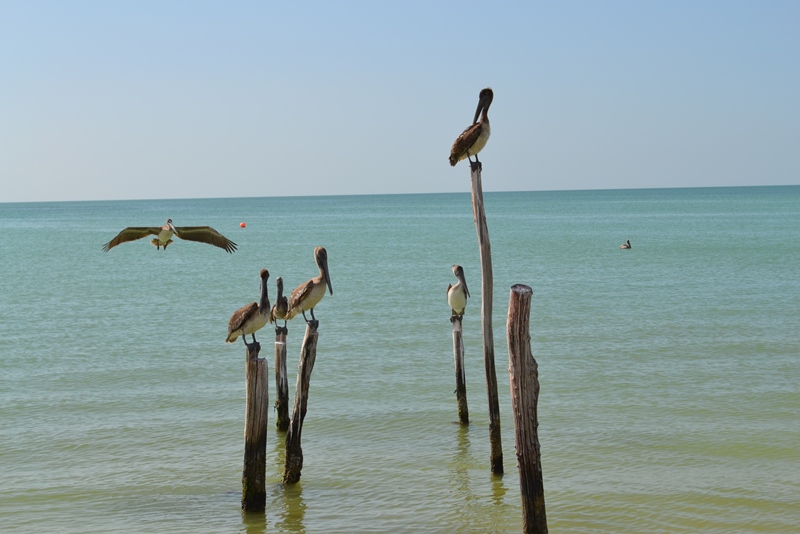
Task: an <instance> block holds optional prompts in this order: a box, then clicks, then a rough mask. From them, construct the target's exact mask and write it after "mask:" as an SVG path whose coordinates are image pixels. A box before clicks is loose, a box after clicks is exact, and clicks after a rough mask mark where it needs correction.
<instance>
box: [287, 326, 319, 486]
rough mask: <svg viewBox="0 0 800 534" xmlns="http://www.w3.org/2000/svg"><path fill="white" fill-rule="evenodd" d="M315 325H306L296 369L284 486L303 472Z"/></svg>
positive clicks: (315, 351) (314, 355)
mask: <svg viewBox="0 0 800 534" xmlns="http://www.w3.org/2000/svg"><path fill="white" fill-rule="evenodd" d="M318 337H319V334H318V333H317V325H316V324H314V326H313V327H312V325H309V324H307V325H306V335H305V336H304V337H303V346H302V348H301V349H300V363H299V364H298V368H297V385H296V391H295V396H294V408H293V410H292V419H291V421H290V422H289V432H288V433H287V434H286V461H285V463H284V469H283V482H284V484H293V483H295V482H297V481H299V480H300V472H301V471H302V470H303V448H302V447H301V446H300V435H301V433H302V431H303V419H305V417H306V409H307V407H308V386H309V382H310V381H311V371H312V370H313V369H314V361H315V360H316V359H317V338H318Z"/></svg>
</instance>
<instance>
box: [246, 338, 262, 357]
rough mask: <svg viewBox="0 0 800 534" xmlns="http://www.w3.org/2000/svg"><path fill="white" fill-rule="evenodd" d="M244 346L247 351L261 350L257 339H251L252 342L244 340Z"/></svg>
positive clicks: (256, 351)
mask: <svg viewBox="0 0 800 534" xmlns="http://www.w3.org/2000/svg"><path fill="white" fill-rule="evenodd" d="M244 346H245V347H247V351H248V352H255V353H256V354H258V353H259V352H261V343H259V342H258V341H253V342H252V343H248V342H247V341H245V342H244Z"/></svg>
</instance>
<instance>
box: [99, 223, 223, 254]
mask: <svg viewBox="0 0 800 534" xmlns="http://www.w3.org/2000/svg"><path fill="white" fill-rule="evenodd" d="M148 235H154V236H156V237H154V238H153V239H151V240H150V243H152V244H153V246H155V247H156V248H157V249H161V248H163V249H164V250H167V246H169V245H170V244H171V243H172V236H175V237H180V238H181V239H186V240H187V241H198V242H200V243H207V244H209V245H214V246H215V247H219V248H221V249H223V250H224V251H225V252H229V253H231V254H233V252H234V251H235V250H236V243H234V242H233V241H231V240H230V239H228V238H227V237H225V236H224V235H222V234H220V233H219V232H217V231H216V230H214V229H213V228H211V227H210V226H178V227H177V228H176V227H175V226H174V225H173V224H172V219H167V223H166V224H165V225H164V226H129V227H127V228H125V229H124V230H122V231H121V232H120V233H118V234H117V236H116V237H115V238H114V239H112V240H111V241H109V242H108V243H106V244H105V245H103V252H108V251H109V250H111V249H112V248H114V247H116V246H117V245H121V244H122V243H127V242H128V241H136V240H137V239H141V238H143V237H146V236H148Z"/></svg>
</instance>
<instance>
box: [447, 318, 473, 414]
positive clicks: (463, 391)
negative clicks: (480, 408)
mask: <svg viewBox="0 0 800 534" xmlns="http://www.w3.org/2000/svg"><path fill="white" fill-rule="evenodd" d="M463 317H464V316H463V315H451V316H450V322H451V323H453V360H455V366H456V400H457V401H458V422H459V423H460V424H462V425H469V408H468V407H467V379H466V375H465V373H464V339H463V337H462V336H461V320H462V319H463Z"/></svg>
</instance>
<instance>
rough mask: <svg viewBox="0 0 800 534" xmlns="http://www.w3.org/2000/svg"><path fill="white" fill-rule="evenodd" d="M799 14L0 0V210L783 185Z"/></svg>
mask: <svg viewBox="0 0 800 534" xmlns="http://www.w3.org/2000/svg"><path fill="white" fill-rule="evenodd" d="M798 28H800V2H797V1H786V2H782V1H773V0H769V1H751V2H737V1H703V0H691V1H680V0H670V1H666V0H665V1H662V2H642V1H602V2H598V1H559V2H502V1H496V2H468V1H464V0H459V1H453V2H449V1H437V0H428V1H415V2H394V3H388V2H377V1H368V2H367V1H365V2H296V3H288V2H283V3H277V2H266V1H264V2H236V1H231V2H222V1H215V2H210V1H170V0H167V1H161V0H159V1H146V0H137V1H129V2H121V1H120V2H107V1H80V0H78V1H71V2H43V1H37V0H31V1H27V0H26V1H22V0H20V1H11V0H0V202H16V201H45V200H95V199H98V200H103V199H138V198H194V197H231V196H233V197H241V196H285V195H312V194H322V195H331V194H359V193H427V192H449V191H468V190H469V170H468V166H467V165H466V163H464V162H462V163H460V164H459V165H458V166H457V167H456V168H455V169H453V168H451V167H450V166H449V164H448V162H447V156H448V154H449V150H450V145H451V144H452V142H453V140H454V139H455V138H456V136H458V134H459V133H460V132H461V131H462V130H463V129H464V128H465V127H466V126H468V125H469V123H470V122H471V120H472V116H473V113H474V110H475V105H476V104H477V99H478V92H479V91H480V89H482V88H483V87H486V86H491V87H492V88H493V89H494V91H495V99H494V103H493V105H492V108H491V111H490V118H491V120H492V138H491V139H490V140H489V143H488V145H487V147H486V148H485V149H484V151H483V152H482V153H481V160H482V161H483V163H484V170H483V185H484V190H486V191H513V190H550V189H610V188H641V187H687V186H727V185H761V184H770V185H772V184H774V185H778V184H798V183H800V30H798Z"/></svg>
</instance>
